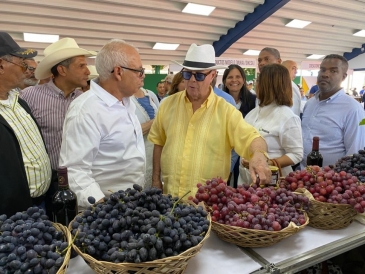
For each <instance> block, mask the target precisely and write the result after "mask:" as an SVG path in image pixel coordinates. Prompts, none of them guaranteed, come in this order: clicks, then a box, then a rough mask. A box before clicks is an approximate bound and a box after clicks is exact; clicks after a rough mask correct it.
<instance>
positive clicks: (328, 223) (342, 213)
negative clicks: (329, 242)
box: [296, 189, 357, 230]
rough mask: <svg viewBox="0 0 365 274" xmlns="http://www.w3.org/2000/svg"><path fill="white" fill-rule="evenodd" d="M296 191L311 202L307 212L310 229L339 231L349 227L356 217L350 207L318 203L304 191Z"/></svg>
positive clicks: (354, 211)
mask: <svg viewBox="0 0 365 274" xmlns="http://www.w3.org/2000/svg"><path fill="white" fill-rule="evenodd" d="M296 191H297V192H301V193H303V194H304V195H305V196H307V197H308V198H309V200H310V202H311V206H310V208H309V211H308V212H307V213H308V216H309V219H310V222H309V226H311V227H314V228H319V229H325V230H334V229H341V228H344V227H347V226H349V225H350V224H351V223H352V221H353V220H354V219H355V216H356V215H357V212H356V210H355V209H354V208H353V207H352V206H350V205H345V204H332V203H324V202H319V201H317V200H316V199H314V197H313V195H312V194H311V193H310V192H309V191H308V190H306V189H297V190H296Z"/></svg>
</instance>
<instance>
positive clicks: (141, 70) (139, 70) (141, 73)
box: [110, 66, 144, 77]
mask: <svg viewBox="0 0 365 274" xmlns="http://www.w3.org/2000/svg"><path fill="white" fill-rule="evenodd" d="M119 67H121V68H124V69H128V70H131V71H135V72H139V77H142V76H143V74H144V68H141V69H132V68H127V67H123V66H119ZM113 72H114V69H113V70H112V71H111V72H110V73H113Z"/></svg>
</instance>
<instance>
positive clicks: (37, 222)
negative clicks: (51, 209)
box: [0, 207, 68, 274]
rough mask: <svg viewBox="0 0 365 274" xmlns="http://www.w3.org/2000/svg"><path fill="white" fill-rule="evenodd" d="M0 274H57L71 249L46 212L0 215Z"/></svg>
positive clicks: (36, 209)
mask: <svg viewBox="0 0 365 274" xmlns="http://www.w3.org/2000/svg"><path fill="white" fill-rule="evenodd" d="M0 234H1V235H0V273H14V274H20V273H29V274H30V273H34V274H38V273H47V274H53V273H57V271H58V269H59V268H60V267H61V265H62V264H63V261H64V255H65V254H66V251H67V249H68V243H67V241H64V235H63V232H61V231H57V230H56V229H55V228H54V227H53V226H52V223H51V221H49V220H48V217H47V215H45V212H44V210H43V209H39V208H38V207H30V208H28V210H27V211H25V212H18V213H16V214H15V215H13V216H11V217H10V218H7V216H6V215H1V216H0Z"/></svg>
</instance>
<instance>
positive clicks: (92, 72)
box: [87, 66, 99, 80]
mask: <svg viewBox="0 0 365 274" xmlns="http://www.w3.org/2000/svg"><path fill="white" fill-rule="evenodd" d="M87 68H88V69H89V71H90V74H89V80H92V79H95V78H97V77H99V73H98V72H97V71H96V67H95V66H87Z"/></svg>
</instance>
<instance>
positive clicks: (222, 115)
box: [148, 44, 271, 196]
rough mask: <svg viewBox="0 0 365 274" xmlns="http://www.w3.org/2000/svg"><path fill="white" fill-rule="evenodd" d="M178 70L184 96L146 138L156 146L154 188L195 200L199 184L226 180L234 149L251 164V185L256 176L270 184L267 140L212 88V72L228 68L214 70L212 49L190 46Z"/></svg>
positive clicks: (172, 99)
mask: <svg viewBox="0 0 365 274" xmlns="http://www.w3.org/2000/svg"><path fill="white" fill-rule="evenodd" d="M174 62H175V61H174ZM175 63H177V62H175ZM180 65H181V66H182V67H183V69H182V70H181V72H180V73H181V74H182V76H183V78H184V79H185V81H186V90H185V91H182V92H179V93H176V94H174V95H171V96H169V97H167V98H166V99H165V101H166V102H165V103H164V104H162V105H161V106H160V109H159V111H158V113H157V116H156V118H155V122H154V123H153V125H152V127H151V130H150V133H149V136H148V139H149V140H150V141H151V142H152V143H154V152H153V158H154V159H153V185H154V186H156V187H159V188H162V181H163V182H164V192H165V193H170V194H172V195H178V196H182V195H184V194H185V193H186V192H187V191H192V193H191V195H195V193H196V191H197V187H196V185H197V183H202V182H205V181H206V180H209V179H212V178H213V177H217V176H220V177H222V179H224V180H227V178H228V175H229V171H230V165H231V150H232V148H234V149H235V151H237V153H238V154H240V155H241V156H243V157H244V158H246V159H250V173H251V177H252V178H253V181H256V176H258V177H259V178H260V180H261V182H263V183H265V182H268V181H269V180H270V179H271V173H270V170H269V167H268V165H267V162H266V160H267V159H266V156H267V154H266V151H267V146H266V143H265V140H264V139H263V138H261V136H260V134H259V133H257V131H256V130H255V129H254V128H253V127H252V126H250V125H248V124H247V123H246V122H245V121H244V119H242V114H241V113H240V112H239V111H238V110H237V109H236V108H235V107H234V106H232V105H231V104H227V103H226V101H225V100H224V99H223V98H221V97H218V96H217V95H215V93H214V92H213V89H212V87H211V85H210V84H211V82H212V80H213V79H214V77H215V75H216V73H217V72H216V69H219V68H226V67H223V66H216V64H215V51H214V48H213V46H211V45H201V46H197V45H196V44H192V45H191V46H190V48H189V50H188V52H187V54H186V57H185V61H184V63H183V64H180ZM176 119H177V120H176ZM161 172H162V180H161V178H160V177H161V176H160V174H161Z"/></svg>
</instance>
